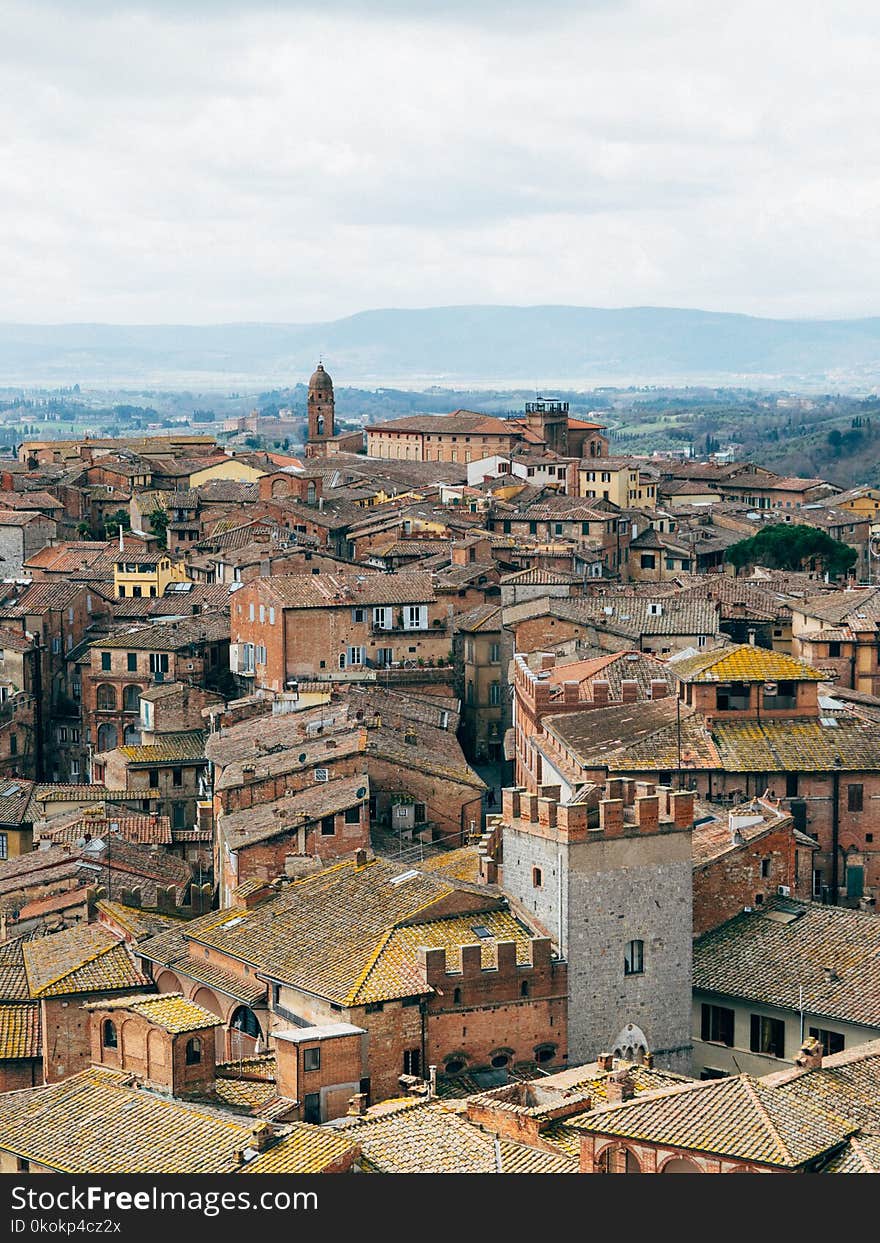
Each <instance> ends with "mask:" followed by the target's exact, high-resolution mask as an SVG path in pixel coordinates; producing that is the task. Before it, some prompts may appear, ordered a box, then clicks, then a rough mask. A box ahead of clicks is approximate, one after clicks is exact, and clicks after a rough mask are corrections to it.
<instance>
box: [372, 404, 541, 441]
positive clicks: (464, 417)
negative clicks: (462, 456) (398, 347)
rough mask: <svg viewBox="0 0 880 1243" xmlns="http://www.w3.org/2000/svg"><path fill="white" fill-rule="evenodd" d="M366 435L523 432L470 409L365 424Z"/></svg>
mask: <svg viewBox="0 0 880 1243" xmlns="http://www.w3.org/2000/svg"><path fill="white" fill-rule="evenodd" d="M364 430H365V431H366V432H367V433H369V432H424V433H429V432H430V433H435V434H436V433H442V434H443V435H456V434H458V435H466V434H470V435H477V436H479V435H483V436H512V437H515V438H517V439H518V438H519V436H520V434H521V431H522V429H521V428H520V427H519V426H517V425H515V424H512V423H511V422H509V421H508V420H507V419H499V418H496V416H495V415H492V414H478V413H476V412H475V411H473V410H454V411H453V412H452V414H407V415H402V416H401V417H400V418H397V419H386V420H385V422H383V423H368V424H367V425H366V427H365V428H364Z"/></svg>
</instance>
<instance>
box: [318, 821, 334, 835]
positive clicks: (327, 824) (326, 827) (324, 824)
mask: <svg viewBox="0 0 880 1243" xmlns="http://www.w3.org/2000/svg"><path fill="white" fill-rule="evenodd" d="M335 832H336V817H335V816H324V818H323V820H322V821H321V836H322V837H332V836H333V835H334V833H335Z"/></svg>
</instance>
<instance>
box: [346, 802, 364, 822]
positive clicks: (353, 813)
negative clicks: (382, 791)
mask: <svg viewBox="0 0 880 1243" xmlns="http://www.w3.org/2000/svg"><path fill="white" fill-rule="evenodd" d="M360 822H361V805H360V803H358V805H357V807H346V809H345V823H346V824H360Z"/></svg>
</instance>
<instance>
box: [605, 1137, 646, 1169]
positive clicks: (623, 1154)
mask: <svg viewBox="0 0 880 1243" xmlns="http://www.w3.org/2000/svg"><path fill="white" fill-rule="evenodd" d="M596 1166H597V1173H599V1174H641V1172H642V1170H641V1166H640V1165H639V1163H638V1161H637V1160H636V1158H635V1156H634V1155H633V1153H631V1152H630V1150H629V1149H628V1148H624V1146H623V1145H622V1144H612V1145H611V1146H610V1147H609V1148H606V1149H605V1150H604V1151H603V1152H602V1153H601V1154H600V1155H599V1159H598V1161H597V1162H596Z"/></svg>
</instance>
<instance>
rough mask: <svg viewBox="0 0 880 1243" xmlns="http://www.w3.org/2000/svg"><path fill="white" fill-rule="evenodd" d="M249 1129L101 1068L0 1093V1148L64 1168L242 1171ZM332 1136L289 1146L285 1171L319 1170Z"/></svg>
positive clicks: (318, 1131)
mask: <svg viewBox="0 0 880 1243" xmlns="http://www.w3.org/2000/svg"><path fill="white" fill-rule="evenodd" d="M304 1125H305V1124H303V1126H304ZM252 1127H253V1121H252V1120H248V1119H242V1118H241V1117H240V1116H238V1117H237V1116H235V1115H234V1114H231V1113H229V1112H226V1111H224V1110H221V1109H217V1108H212V1107H210V1106H207V1105H199V1104H195V1103H191V1102H183V1101H179V1100H176V1099H174V1098H169V1097H167V1096H164V1095H160V1094H158V1093H154V1092H151V1091H149V1090H146V1089H144V1088H142V1087H139V1086H138V1085H137V1083H136V1082H135V1081H134V1079H133V1077H132V1076H131V1075H127V1074H124V1073H123V1072H120V1071H113V1070H109V1069H106V1068H103V1067H101V1068H99V1067H92V1068H91V1069H89V1070H84V1071H81V1072H80V1073H79V1074H76V1075H71V1076H70V1078H68V1079H65V1080H63V1081H62V1082H61V1083H56V1084H52V1085H50V1086H47V1087H38V1088H30V1089H26V1090H24V1091H20V1092H7V1093H5V1094H3V1095H2V1096H0V1147H2V1148H3V1149H4V1150H5V1151H7V1152H11V1153H14V1154H15V1155H16V1156H19V1157H22V1158H23V1159H25V1160H29V1161H32V1162H34V1163H36V1164H39V1165H44V1166H46V1167H48V1168H49V1169H51V1170H55V1171H58V1172H61V1173H73V1174H78V1173H83V1174H85V1173H88V1174H132V1173H134V1174H138V1173H152V1174H158V1173H173V1174H234V1173H240V1172H242V1171H243V1170H245V1169H247V1168H248V1167H247V1163H245V1165H244V1166H242V1165H241V1164H240V1163H239V1160H238V1158H237V1156H236V1154H237V1153H239V1152H245V1153H246V1154H247V1153H249V1154H250V1156H251V1158H252V1159H257V1154H256V1152H255V1150H254V1149H253V1148H252V1147H251V1143H252ZM313 1133H314V1134H313ZM283 1134H289V1135H291V1137H292V1136H293V1134H294V1132H293V1130H292V1129H291V1128H284V1129H283V1130H282V1135H283ZM334 1134H335V1133H334ZM335 1139H336V1143H335V1144H332V1143H331V1142H330V1141H328V1139H327V1138H326V1136H325V1132H324V1129H323V1128H319V1127H313V1128H309V1129H308V1131H307V1132H306V1133H305V1134H303V1136H302V1139H301V1141H300V1143H299V1144H298V1145H297V1144H291V1145H289V1146H288V1147H287V1148H286V1150H285V1152H284V1163H283V1166H282V1170H283V1172H290V1173H298V1172H309V1173H310V1172H314V1170H315V1169H316V1168H323V1166H322V1162H321V1159H320V1158H321V1154H322V1153H326V1152H328V1151H331V1152H332V1153H333V1154H334V1156H337V1155H338V1154H340V1153H342V1152H343V1151H344V1150H343V1148H342V1145H343V1143H345V1141H344V1139H343V1137H341V1136H339V1135H338V1134H335ZM282 1142H283V1140H282ZM271 1152H272V1149H271V1148H270V1149H269V1150H268V1151H267V1153H266V1154H265V1155H266V1157H267V1158H268V1157H269V1156H271ZM264 1168H265V1167H264ZM258 1172H259V1171H258Z"/></svg>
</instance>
